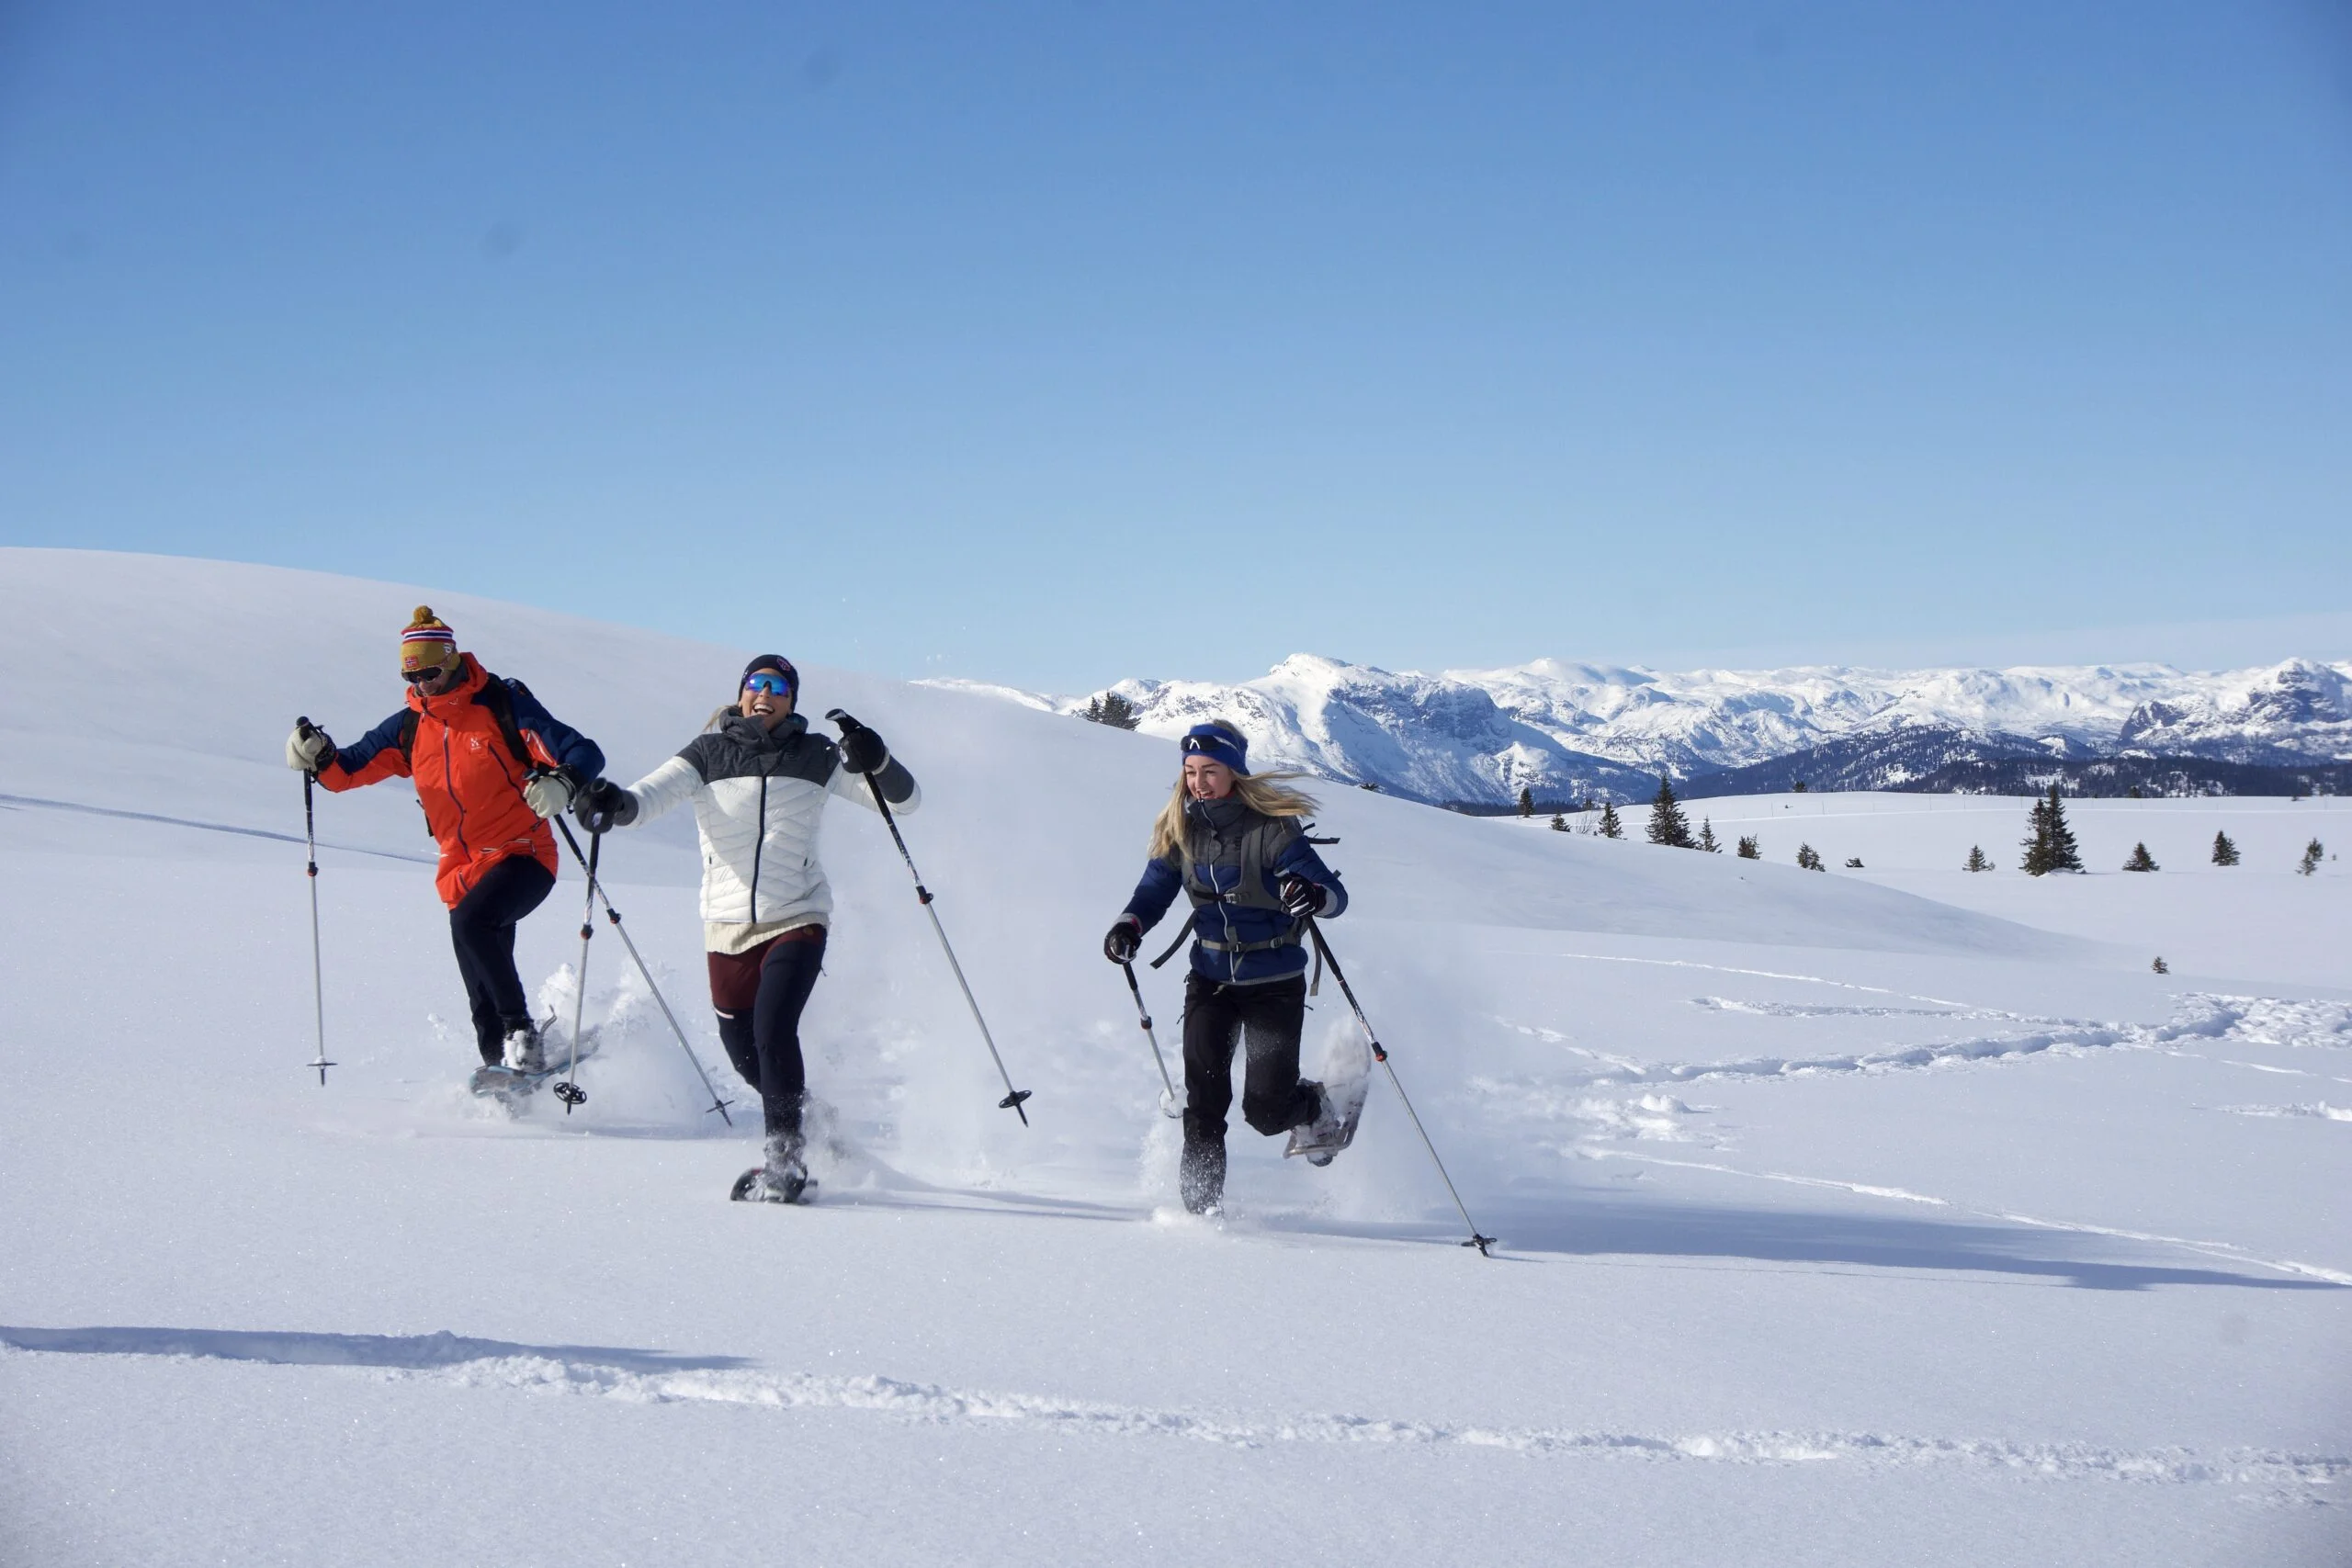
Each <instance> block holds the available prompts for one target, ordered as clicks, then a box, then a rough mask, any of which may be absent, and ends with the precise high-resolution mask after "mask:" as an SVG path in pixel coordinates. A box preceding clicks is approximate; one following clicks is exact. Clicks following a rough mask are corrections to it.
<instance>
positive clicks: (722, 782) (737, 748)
mask: <svg viewBox="0 0 2352 1568" xmlns="http://www.w3.org/2000/svg"><path fill="white" fill-rule="evenodd" d="M799 696H800V675H799V671H796V670H795V669H793V667H792V664H791V662H790V660H786V659H785V658H783V657H782V656H780V655H778V654H773V653H763V654H762V655H760V656H759V657H758V658H757V659H754V660H752V662H751V663H750V664H748V665H746V666H744V669H743V682H742V687H741V692H740V693H739V694H738V697H737V701H736V704H735V705H734V707H733V708H732V709H727V708H722V709H720V710H719V712H718V714H717V715H714V716H713V721H712V724H711V727H710V728H707V729H706V730H705V731H704V732H703V733H702V734H700V735H697V736H695V738H694V739H692V740H690V741H688V742H687V743H686V746H685V749H684V750H682V751H680V752H679V753H678V754H677V755H676V756H674V757H673V758H671V759H670V760H669V761H666V762H664V763H662V765H661V766H660V767H658V768H656V769H654V770H653V771H652V772H651V773H648V774H646V775H645V776H644V777H643V778H641V779H639V780H638V781H637V783H635V784H631V785H629V787H628V788H627V789H622V788H621V787H620V786H619V785H617V784H613V783H612V782H611V781H609V780H605V779H599V780H598V781H596V782H595V783H594V784H591V785H589V786H588V788H587V789H585V790H584V791H582V793H581V796H580V800H579V803H578V804H577V805H576V806H574V807H573V808H572V810H573V814H574V815H575V816H577V817H578V818H580V821H581V823H582V826H584V827H586V828H587V829H589V830H590V831H592V832H598V833H601V832H605V831H607V830H608V829H614V828H626V827H628V826H629V825H630V824H631V823H634V822H645V821H650V820H651V819H652V818H656V817H659V816H661V815H662V813H663V812H665V811H668V810H670V809H672V808H673V807H676V806H679V805H681V804H683V803H684V802H685V801H687V800H692V801H693V802H694V805H695V827H696V828H697V829H699V830H700V832H701V835H702V918H703V945H704V947H705V948H707V950H708V960H709V966H710V1001H711V1006H712V1007H713V1008H715V1009H716V1010H718V1037H719V1039H720V1040H722V1041H724V1042H725V1043H726V1045H727V1055H728V1057H729V1060H731V1061H732V1062H733V1063H734V1064H735V1070H736V1071H737V1072H739V1073H741V1074H742V1075H743V1079H744V1081H745V1082H746V1083H749V1084H750V1085H751V1086H752V1088H753V1089H757V1090H758V1091H759V1094H760V1103H761V1106H762V1109H763V1111H764V1113H765V1122H766V1129H767V1145H766V1149H765V1155H764V1158H763V1163H762V1168H761V1176H760V1179H759V1181H758V1182H757V1183H756V1184H755V1185H754V1187H753V1189H752V1192H751V1194H750V1195H751V1196H752V1197H755V1198H762V1199H765V1200H768V1201H775V1202H786V1203H788V1202H791V1201H794V1200H795V1199H797V1198H798V1197H799V1196H800V1193H801V1190H802V1189H803V1188H805V1187H806V1186H807V1184H808V1179H809V1171H808V1166H807V1164H806V1162H805V1161H804V1159H803V1157H802V1153H801V1131H800V1109H801V1101H802V1100H803V1098H804V1097H805V1096H806V1094H807V1091H808V1075H807V1069H806V1067H805V1066H804V1065H803V1063H802V1061H801V1055H800V1012H801V1010H802V1009H803V1008H804V1007H806V1006H807V1005H808V1002H809V991H810V989H811V988H812V987H815V985H816V984H817V972H818V969H819V966H820V965H821V964H823V962H824V957H825V928H826V925H827V923H828V922H829V920H830V919H831V915H832V908H833V896H832V889H831V886H828V885H827V883H826V881H825V872H824V868H823V867H822V866H820V865H819V864H818V863H817V829H818V826H819V824H820V822H821V821H822V820H823V818H824V814H825V799H826V797H827V796H828V795H844V796H846V797H847V798H849V799H851V800H854V801H856V802H857V803H858V804H859V805H861V806H863V807H865V808H866V809H867V810H869V811H871V810H873V809H874V801H873V796H872V795H870V794H869V793H868V791H867V790H866V787H865V777H864V775H866V774H871V775H872V776H873V779H874V783H875V784H876V787H878V788H879V789H880V791H881V792H882V798H883V799H885V800H887V801H888V802H889V803H890V807H891V809H892V810H894V811H898V812H909V811H912V810H914V809H915V808H916V807H918V806H919V805H920V804H921V803H922V795H921V792H920V791H918V790H917V789H916V788H915V781H914V777H913V775H912V774H910V773H908V772H907V770H906V768H905V767H904V766H903V765H902V764H900V763H899V762H898V761H895V760H893V759H892V758H891V756H890V752H889V749H888V747H887V746H885V745H884V744H883V743H882V738H881V737H880V736H879V735H876V733H875V732H874V731H873V730H871V729H865V728H858V729H854V730H852V731H851V732H850V733H848V734H846V735H844V736H842V740H841V744H839V745H838V746H836V745H835V744H834V743H833V742H832V741H831V740H828V739H825V737H823V736H821V735H814V734H811V733H810V732H809V721H808V720H806V719H804V718H802V717H801V716H800V715H799V714H797V713H796V712H795V711H793V710H794V709H795V707H796V706H797V704H798V701H799Z"/></svg>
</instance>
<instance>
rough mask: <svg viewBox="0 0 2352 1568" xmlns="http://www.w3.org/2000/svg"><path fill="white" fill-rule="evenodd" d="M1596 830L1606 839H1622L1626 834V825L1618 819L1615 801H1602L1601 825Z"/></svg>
mask: <svg viewBox="0 0 2352 1568" xmlns="http://www.w3.org/2000/svg"><path fill="white" fill-rule="evenodd" d="M1594 831H1596V832H1598V833H1599V834H1600V836H1601V837H1602V838H1604V839H1622V838H1623V837H1624V836H1625V825H1624V824H1623V822H1620V821H1618V820H1617V803H1616V802H1615V801H1613V800H1604V801H1602V802H1601V803H1600V827H1598V828H1597V829H1594Z"/></svg>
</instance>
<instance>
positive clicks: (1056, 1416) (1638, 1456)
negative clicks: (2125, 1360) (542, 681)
mask: <svg viewBox="0 0 2352 1568" xmlns="http://www.w3.org/2000/svg"><path fill="white" fill-rule="evenodd" d="M528 1349H529V1348H528V1347H523V1346H516V1345H511V1344H505V1343H502V1342H499V1341H493V1340H479V1339H467V1338H461V1337H458V1336H455V1335H452V1334H449V1333H447V1332H446V1331H445V1332H443V1333H439V1334H431V1335H423V1336H418V1337H411V1338H401V1337H390V1336H379V1335H299V1334H287V1335H266V1334H256V1335H243V1334H232V1333H205V1332H202V1331H172V1330H155V1329H98V1328H93V1329H36V1328H6V1329H0V1358H6V1359H17V1358H27V1357H32V1356H37V1355H40V1354H44V1353H49V1354H57V1353H78V1354H99V1355H118V1356H126V1355H149V1356H164V1357H169V1358H173V1359H182V1360H203V1359H226V1360H241V1361H258V1362H262V1363H265V1364H270V1365H281V1366H283V1365H300V1366H325V1367H331V1368H339V1369H343V1370H345V1371H355V1370H356V1371H360V1375H364V1376H368V1377H371V1378H375V1379H379V1380H381V1381H385V1382H412V1381H424V1382H435V1383H440V1384H443V1385H445V1386H455V1387H460V1388H471V1389H504V1390H513V1391H518V1392H523V1393H536V1394H576V1395H589V1396H594V1397H602V1398H608V1399H613V1400H616V1401H619V1402H621V1403H624V1404H732V1405H750V1406H753V1407H758V1408H764V1409H775V1410H848V1411H863V1412H868V1413H872V1414H876V1415H880V1416H888V1417H892V1418H895V1419H897V1420H900V1421H904V1422H910V1423H916V1424H922V1425H937V1426H965V1427H1030V1428H1035V1429H1040V1430H1046V1431H1051V1432H1054V1433H1057V1434H1063V1433H1069V1434H1077V1435H1080V1436H1084V1437H1095V1438H1183V1439H1189V1440H1192V1441H1195V1442H1206V1443H1215V1444H1218V1445H1221V1446H1224V1447H1229V1448H1239V1449H1263V1448H1272V1447H1275V1446H1278V1445H1282V1444H1294V1443H1307V1444H1329V1445H1348V1444H1359V1443H1369V1444H1375V1445H1380V1446H1384V1447H1389V1448H1419V1449H1425V1450H1461V1449H1478V1450H1491V1451H1495V1452H1498V1453H1505V1454H1517V1455H1521V1456H1525V1457H1529V1458H1537V1459H1546V1458H1569V1459H1601V1460H1612V1459H1613V1460H1634V1461H1654V1462H1699V1463H1715V1464H1736V1465H1751V1466H1792V1465H1802V1464H1851V1465H1860V1466H1863V1467H1867V1468H1871V1469H1880V1470H1894V1469H1905V1468H1919V1467H1925V1466H1948V1467H1952V1468H1957V1469H1966V1470H1977V1471H1989V1472H2010V1473H2014V1474H2017V1475H2019V1476H2022V1477H2030V1478H2036V1479H2043V1480H2051V1481H2120V1482H2132V1483H2143V1484H2146V1483H2158V1484H2173V1485H2181V1484H2207V1485H2213V1484H2219V1485H2229V1486H2245V1487H2255V1488H2260V1489H2262V1490H2264V1491H2265V1492H2267V1493H2268V1494H2269V1495H2271V1496H2272V1497H2273V1498H2275V1499H2278V1500H2284V1501H2296V1502H2311V1503H2323V1502H2326V1501H2328V1500H2329V1499H2327V1498H2324V1497H2322V1496H2318V1495H2315V1491H2316V1489H2318V1488H2322V1487H2332V1486H2334V1485H2335V1484H2337V1483H2340V1482H2343V1481H2345V1480H2346V1479H2347V1478H2352V1457H2345V1456H2340V1455H2333V1454H2309V1453H2290V1452H2284V1451H2280V1450H2265V1449H2250V1448H2241V1449H2229V1450H2222V1451H2219V1452H2215V1453H2211V1454H2205V1453H2199V1452H2198V1451H2196V1450H2191V1449H2188V1448H2179V1447H2168V1448H2158V1449H2148V1450H2120V1449H2110V1448H2104V1447H2100V1446H2098V1445H2096V1444H2091V1443H2020V1442H2010V1441H2007V1440H2004V1439H1998V1438H1922V1437H1907V1436H1899V1435H1891V1434H1886V1433H1879V1432H1803V1431H1753V1432H1737V1431H1733V1432H1701V1433H1691V1434H1686V1435H1683V1436H1679V1437H1673V1436H1660V1435H1656V1434H1650V1433H1639V1432H1607V1431H1577V1430H1573V1429H1567V1428H1558V1427H1479V1426H1474V1425H1466V1424H1453V1423H1442V1422H1423V1421H1407V1420H1393V1419H1384V1418H1377V1417H1371V1416H1345V1415H1325V1416H1287V1417H1276V1418H1272V1419H1268V1420H1259V1421H1250V1420H1245V1419H1239V1418H1234V1417H1226V1416H1205V1415H1199V1414H1194V1413H1192V1412H1187V1411H1181V1410H1155V1409H1151V1408H1148V1407H1146V1406H1139V1405H1124V1404H1105V1403H1100V1402H1095V1401H1084V1400H1071V1399H1059V1398H1054V1397H1050V1396H1046V1395H1040V1394H1024V1393H1001V1392H992V1391H976V1390H957V1389H949V1388H942V1387H940V1386H938V1385H936V1384H930V1383H915V1382H904V1381H901V1380H899V1379H897V1378H890V1377H881V1376H874V1375H867V1376H858V1377H821V1376H818V1375H816V1374H813V1373H808V1372H772V1371H760V1370H757V1369H753V1368H746V1367H741V1366H740V1365H735V1364H732V1363H733V1358H726V1357H713V1358H706V1359H703V1360H701V1361H700V1362H697V1361H695V1360H694V1359H688V1358H670V1357H666V1356H664V1355H663V1354H662V1353H661V1352H655V1351H597V1352H586V1351H584V1350H575V1351H573V1352H572V1353H571V1354H544V1353H526V1354H512V1353H511V1352H515V1351H518V1350H523V1351H527V1350H528ZM665 1360H669V1361H673V1362H674V1363H675V1364H674V1365H673V1366H670V1367H667V1368H664V1367H662V1366H660V1363H662V1362H663V1361H665Z"/></svg>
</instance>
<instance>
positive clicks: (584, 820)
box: [571, 779, 637, 833]
mask: <svg viewBox="0 0 2352 1568" xmlns="http://www.w3.org/2000/svg"><path fill="white" fill-rule="evenodd" d="M571 814H572V815H573V816H574V817H577V818H580V825H581V826H582V828H585V829H588V830H589V831H590V832H592V833H609V832H611V831H612V830H613V829H616V828H626V827H628V825H629V824H630V823H632V822H634V821H636V820H637V796H635V795H631V794H629V792H628V791H627V790H625V789H623V788H621V786H620V785H618V784H615V783H614V782H613V781H612V780H610V779H598V780H596V781H595V782H594V784H590V785H588V786H587V787H586V788H585V789H583V790H582V791H581V792H580V795H579V796H578V798H577V799H575V800H573V801H572V803H571Z"/></svg>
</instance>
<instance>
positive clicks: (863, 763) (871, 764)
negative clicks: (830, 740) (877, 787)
mask: <svg viewBox="0 0 2352 1568" xmlns="http://www.w3.org/2000/svg"><path fill="white" fill-rule="evenodd" d="M889 761H890V748H888V746H885V745H884V744H882V738H881V737H880V736H879V735H876V733H874V731H872V730H870V729H868V728H865V726H864V725H859V726H858V727H857V728H855V729H850V730H844V731H843V732H842V767H844V768H846V769H848V770H849V771H850V772H851V773H880V772H881V771H882V770H883V768H885V767H886V766H888V763H889Z"/></svg>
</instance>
